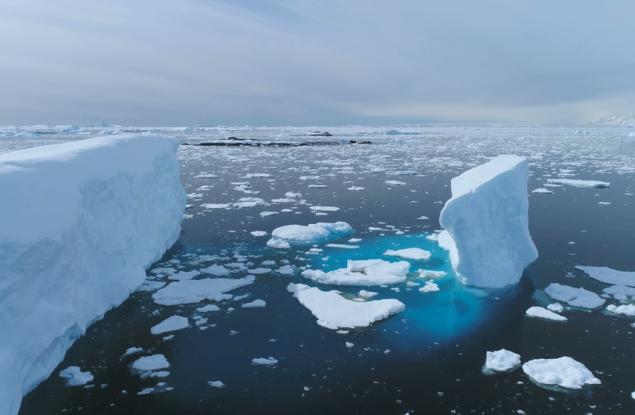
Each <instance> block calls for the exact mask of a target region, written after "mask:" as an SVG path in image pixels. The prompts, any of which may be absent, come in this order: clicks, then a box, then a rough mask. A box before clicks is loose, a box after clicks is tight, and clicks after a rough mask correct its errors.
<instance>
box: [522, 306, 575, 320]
mask: <svg viewBox="0 0 635 415" xmlns="http://www.w3.org/2000/svg"><path fill="white" fill-rule="evenodd" d="M561 307H562V306H561ZM525 315H526V316H527V317H534V318H541V319H543V320H553V321H567V318H566V317H565V316H563V315H560V314H558V313H555V312H553V311H551V310H548V309H546V308H544V307H539V306H532V307H529V308H528V309H527V310H525Z"/></svg>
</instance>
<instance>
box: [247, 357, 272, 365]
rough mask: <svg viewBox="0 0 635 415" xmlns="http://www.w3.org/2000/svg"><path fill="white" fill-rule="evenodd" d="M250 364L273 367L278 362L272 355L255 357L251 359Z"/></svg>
mask: <svg viewBox="0 0 635 415" xmlns="http://www.w3.org/2000/svg"><path fill="white" fill-rule="evenodd" d="M251 364H252V365H254V366H266V367H273V366H275V365H277V364H278V359H276V358H274V357H255V358H253V359H251Z"/></svg>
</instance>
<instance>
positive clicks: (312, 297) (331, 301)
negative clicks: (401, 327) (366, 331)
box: [287, 283, 406, 330]
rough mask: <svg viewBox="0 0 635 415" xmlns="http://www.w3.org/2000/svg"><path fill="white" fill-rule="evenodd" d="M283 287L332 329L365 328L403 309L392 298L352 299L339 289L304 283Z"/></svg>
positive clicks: (320, 323)
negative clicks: (326, 288) (348, 298)
mask: <svg viewBox="0 0 635 415" xmlns="http://www.w3.org/2000/svg"><path fill="white" fill-rule="evenodd" d="M287 290H288V291H289V292H291V293H293V296H294V297H295V298H297V299H298V301H299V302H300V304H302V305H303V306H305V307H306V308H308V309H309V311H311V313H312V314H313V315H314V316H315V317H316V318H317V323H318V324H319V325H320V326H322V327H326V328H328V329H332V330H338V329H341V328H356V327H367V326H369V325H370V324H372V323H374V322H375V321H379V320H382V319H385V318H387V317H390V316H391V315H393V314H397V313H400V312H402V311H403V310H404V309H405V308H406V306H405V305H404V304H403V303H402V302H401V301H399V300H395V299H386V300H372V301H361V302H360V301H353V300H347V299H346V298H344V297H342V296H341V295H340V293H339V291H322V290H320V289H318V288H315V287H309V286H308V285H304V284H293V283H292V284H289V286H288V287H287Z"/></svg>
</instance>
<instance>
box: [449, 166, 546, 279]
mask: <svg viewBox="0 0 635 415" xmlns="http://www.w3.org/2000/svg"><path fill="white" fill-rule="evenodd" d="M528 180H529V164H528V162H527V160H526V159H524V158H522V157H518V156H512V155H504V156H499V157H496V158H494V159H492V160H490V161H488V162H487V163H484V164H481V165H479V166H477V167H474V168H472V169H470V170H468V171H466V172H464V173H462V174H461V175H459V176H457V177H454V178H453V179H452V182H451V188H452V198H450V199H449V200H448V201H447V202H446V203H445V206H444V207H443V210H442V211H441V216H440V217H439V223H440V224H441V226H442V227H443V228H444V229H445V231H444V234H443V239H444V241H445V242H444V246H446V247H448V250H449V252H450V259H451V260H452V267H453V268H454V271H455V272H456V273H457V275H458V276H459V278H460V279H461V281H463V283H465V284H467V285H473V286H476V287H488V288H501V287H505V286H507V285H510V284H515V283H517V282H518V281H519V280H520V277H521V276H522V274H523V271H524V269H525V267H527V265H529V264H530V263H532V262H533V261H534V260H535V259H536V258H537V257H538V251H537V250H536V247H535V245H534V242H533V241H532V239H531V235H530V234H529V223H528V222H529V219H528V197H527V183H528Z"/></svg>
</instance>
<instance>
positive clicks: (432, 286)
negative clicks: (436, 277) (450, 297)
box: [419, 281, 441, 293]
mask: <svg viewBox="0 0 635 415" xmlns="http://www.w3.org/2000/svg"><path fill="white" fill-rule="evenodd" d="M440 290H441V289H440V288H439V286H438V285H437V283H435V282H434V281H426V283H425V285H424V286H423V287H421V288H419V291H420V292H422V293H433V292H436V291H440Z"/></svg>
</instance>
